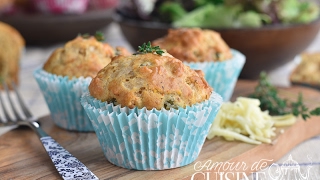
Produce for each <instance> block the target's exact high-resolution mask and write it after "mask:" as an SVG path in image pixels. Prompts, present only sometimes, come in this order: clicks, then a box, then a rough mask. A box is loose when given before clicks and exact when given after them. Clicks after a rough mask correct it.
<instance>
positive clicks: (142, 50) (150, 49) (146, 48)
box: [135, 41, 164, 56]
mask: <svg viewBox="0 0 320 180" xmlns="http://www.w3.org/2000/svg"><path fill="white" fill-rule="evenodd" d="M154 52H155V53H157V54H158V55H160V56H161V55H162V54H163V53H164V51H163V50H162V49H160V47H159V46H151V42H150V41H149V42H148V43H143V44H142V45H141V46H138V51H137V53H135V54H146V53H154Z"/></svg>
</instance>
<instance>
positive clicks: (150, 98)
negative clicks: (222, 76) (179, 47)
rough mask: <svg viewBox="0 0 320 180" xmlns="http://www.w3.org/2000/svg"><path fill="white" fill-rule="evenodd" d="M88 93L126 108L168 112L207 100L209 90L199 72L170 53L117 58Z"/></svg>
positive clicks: (96, 79)
mask: <svg viewBox="0 0 320 180" xmlns="http://www.w3.org/2000/svg"><path fill="white" fill-rule="evenodd" d="M89 91H90V94H91V95H92V96H93V97H95V98H97V99H99V100H101V101H107V102H115V103H116V104H121V105H122V106H127V107H129V108H133V107H138V108H142V107H146V108H147V109H152V108H156V109H161V108H165V109H169V108H170V107H173V108H178V107H183V108H185V107H186V106H191V105H193V104H195V103H199V102H202V101H204V100H207V99H208V98H209V97H210V95H211V92H212V88H211V87H210V86H209V85H208V83H207V82H206V80H205V79H204V75H203V73H202V71H194V70H191V69H190V68H189V67H188V66H186V65H184V64H183V63H182V62H181V61H180V60H178V59H176V58H174V57H172V56H171V55H169V54H166V55H162V56H159V55H158V54H153V53H147V54H137V55H131V56H126V57H125V56H117V57H115V58H113V59H112V62H111V63H110V64H109V65H108V66H106V67H105V68H103V69H102V70H101V71H99V73H98V74H97V76H96V77H95V78H93V80H92V82H91V83H90V86H89Z"/></svg>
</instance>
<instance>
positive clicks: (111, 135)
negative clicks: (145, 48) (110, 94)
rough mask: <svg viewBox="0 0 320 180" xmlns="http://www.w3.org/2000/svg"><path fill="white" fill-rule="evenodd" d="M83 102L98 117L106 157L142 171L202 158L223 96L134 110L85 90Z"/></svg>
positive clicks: (96, 126)
mask: <svg viewBox="0 0 320 180" xmlns="http://www.w3.org/2000/svg"><path fill="white" fill-rule="evenodd" d="M81 104H82V106H83V107H84V109H85V110H86V112H87V114H88V116H89V118H90V120H91V121H92V124H93V127H94V129H95V132H96V135H97V137H98V140H99V142H100V145H101V148H102V150H103V152H104V155H105V157H106V159H107V160H108V161H109V162H111V163H112V164H114V165H117V166H120V167H123V168H127V169H136V170H164V169H170V168H177V167H181V166H185V165H188V164H190V163H192V162H193V161H195V160H196V158H197V157H198V155H199V153H200V150H201V149H202V145H203V143H204V141H205V138H206V136H207V133H208V131H209V128H210V126H211V123H212V122H213V120H214V118H215V116H216V114H217V112H218V110H219V109H220V106H221V104H222V98H221V96H220V95H218V94H217V93H214V92H213V93H212V95H211V97H210V99H209V100H206V101H204V102H202V103H198V104H195V105H193V106H191V107H187V108H179V109H170V110H165V109H161V110H156V109H152V110H147V109H145V108H142V109H138V108H133V109H129V108H127V107H122V108H121V107H120V106H119V105H118V106H114V105H113V104H108V103H106V102H101V101H99V100H97V99H95V98H93V97H91V96H90V95H89V93H87V94H84V95H83V96H82V98H81Z"/></svg>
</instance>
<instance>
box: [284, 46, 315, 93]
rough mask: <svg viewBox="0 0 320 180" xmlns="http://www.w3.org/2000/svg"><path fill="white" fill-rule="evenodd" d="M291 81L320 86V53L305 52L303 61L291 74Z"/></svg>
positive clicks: (302, 57) (302, 56)
mask: <svg viewBox="0 0 320 180" xmlns="http://www.w3.org/2000/svg"><path fill="white" fill-rule="evenodd" d="M290 81H291V82H293V83H302V84H309V85H313V86H317V87H320V53H319V52H315V53H303V54H302V55H301V62H300V63H299V64H298V66H297V67H296V68H295V69H294V70H293V71H292V73H291V75H290Z"/></svg>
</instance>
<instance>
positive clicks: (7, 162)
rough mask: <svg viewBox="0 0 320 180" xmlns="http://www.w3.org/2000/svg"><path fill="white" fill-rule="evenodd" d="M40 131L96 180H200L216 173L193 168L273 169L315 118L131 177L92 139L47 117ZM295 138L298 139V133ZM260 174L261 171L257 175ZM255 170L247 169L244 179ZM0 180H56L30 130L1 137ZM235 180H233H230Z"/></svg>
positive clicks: (212, 146)
mask: <svg viewBox="0 0 320 180" xmlns="http://www.w3.org/2000/svg"><path fill="white" fill-rule="evenodd" d="M254 86H255V83H254V82H250V81H239V82H238V83H237V86H236V88H235V92H234V96H233V100H234V99H235V97H238V96H245V95H247V94H248V93H250V92H252V91H253V88H254ZM280 92H281V94H283V95H284V96H286V97H288V98H289V99H296V98H297V95H298V92H303V95H304V99H305V101H306V102H307V105H308V106H309V107H314V106H316V105H317V106H319V104H320V103H319V102H320V92H319V91H316V90H313V89H308V88H302V87H293V88H288V89H281V91H280ZM40 122H41V125H42V127H43V129H44V130H45V131H46V132H47V133H48V134H49V135H51V136H52V137H53V138H54V139H55V140H56V141H57V142H59V143H60V144H61V145H62V146H63V147H64V148H65V149H67V150H68V151H69V152H70V153H72V154H73V155H74V156H75V157H77V158H78V159H79V160H80V161H82V162H83V163H84V164H85V165H86V166H87V167H88V168H89V169H90V170H92V171H93V173H95V174H96V175H97V176H98V177H99V178H100V179H191V178H192V176H193V175H194V178H195V179H204V174H201V173H202V172H209V173H213V172H214V171H216V170H214V169H213V170H211V171H210V170H206V169H203V170H202V171H201V173H196V172H197V171H195V169H194V165H195V164H196V163H197V162H198V163H205V162H208V160H212V162H226V161H228V162H245V163H246V164H247V165H248V166H249V167H251V166H252V164H254V163H255V162H257V161H259V160H261V159H262V158H264V159H272V160H273V161H270V162H268V163H267V164H270V163H274V162H276V161H277V160H278V159H280V158H281V157H282V156H283V155H284V154H286V153H287V152H288V151H289V150H290V149H292V148H293V147H295V146H296V145H297V144H299V143H301V142H302V141H304V140H306V139H309V138H311V137H313V136H315V135H318V134H320V117H312V118H311V119H309V120H308V121H302V120H301V119H299V120H298V121H297V123H296V124H294V125H293V126H290V127H287V128H284V133H282V134H281V133H279V130H278V131H277V132H278V133H277V134H278V135H277V137H276V138H275V139H274V141H273V143H272V144H262V145H251V144H246V143H242V142H227V141H224V140H222V139H219V138H215V139H213V140H210V141H209V140H207V141H206V142H205V144H204V146H203V149H202V150H201V152H200V155H199V157H198V159H197V160H196V161H195V162H194V163H192V164H190V165H187V166H185V167H182V168H176V169H170V170H163V171H135V170H128V169H124V168H120V167H117V166H115V165H112V164H111V163H109V162H108V161H107V160H106V158H105V157H104V155H103V152H102V150H101V148H100V145H99V142H98V140H97V138H96V135H95V133H78V132H70V131H66V130H63V129H61V128H58V127H57V126H55V125H54V124H53V123H52V121H51V120H50V117H49V116H46V117H43V118H41V119H40ZM297 132H299V133H297ZM257 170H260V169H257ZM253 171H255V170H251V169H250V168H248V169H247V170H245V171H243V172H244V173H246V174H249V173H252V172H253ZM0 179H5V180H6V179H24V180H28V179H30V180H33V179H46V180H48V179H60V176H59V174H58V172H57V171H56V170H55V168H54V166H53V165H52V163H51V160H50V159H49V156H48V155H47V154H46V152H45V151H44V149H43V147H42V145H41V143H40V141H39V139H38V137H37V136H36V134H35V133H34V132H33V131H32V130H30V129H29V128H26V127H25V128H24V127H22V128H18V129H15V130H12V131H10V132H8V133H6V134H4V135H2V136H0ZM234 179H235V178H234Z"/></svg>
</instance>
